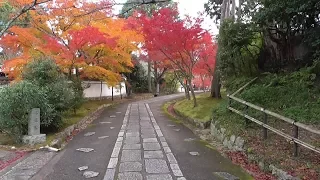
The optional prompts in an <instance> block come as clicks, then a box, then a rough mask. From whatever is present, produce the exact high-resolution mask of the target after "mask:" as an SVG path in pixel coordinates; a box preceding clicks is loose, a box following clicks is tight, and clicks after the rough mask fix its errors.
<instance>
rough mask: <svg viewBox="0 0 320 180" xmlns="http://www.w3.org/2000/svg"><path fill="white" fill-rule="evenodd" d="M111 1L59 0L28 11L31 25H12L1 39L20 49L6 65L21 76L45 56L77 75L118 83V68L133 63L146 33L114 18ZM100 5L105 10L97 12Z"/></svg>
mask: <svg viewBox="0 0 320 180" xmlns="http://www.w3.org/2000/svg"><path fill="white" fill-rule="evenodd" d="M26 3H27V2H26ZM108 3H109V1H101V2H100V3H92V2H83V3H82V4H81V5H79V4H75V3H74V1H66V0H57V1H55V3H54V4H50V3H48V4H47V5H46V6H45V7H43V8H39V9H37V10H35V11H30V15H31V16H32V18H31V19H32V21H31V25H30V27H28V28H21V27H16V26H14V27H12V28H10V29H9V33H8V34H6V35H5V36H4V37H3V38H2V39H1V45H2V47H3V49H4V50H5V51H15V52H16V53H18V54H19V57H17V58H15V59H11V60H8V61H6V62H5V64H4V66H3V70H4V71H5V72H7V73H9V75H11V76H13V77H15V78H17V77H19V74H20V72H21V70H22V68H23V66H24V65H25V64H26V63H28V62H29V61H30V60H32V59H33V58H34V57H37V56H44V55H45V56H50V57H53V59H55V61H56V63H57V64H58V65H59V66H60V67H61V68H62V69H63V70H65V72H66V73H69V75H71V74H72V71H74V70H75V71H76V75H77V76H78V75H79V76H80V75H81V77H83V78H89V79H99V80H102V81H106V82H108V83H109V84H110V85H115V84H116V83H118V82H119V81H120V80H121V79H120V73H122V72H127V71H129V69H130V67H132V66H133V64H132V62H131V53H132V52H133V51H136V50H138V44H139V43H140V42H142V41H143V37H142V36H141V35H140V34H139V33H137V32H136V31H134V30H132V29H129V28H127V22H126V20H124V19H114V18H110V13H111V7H112V6H111V5H110V8H109V9H107V8H105V7H107V6H108ZM100 6H103V7H104V9H103V10H99V11H95V10H97V9H98V8H99V7H100ZM75 7H76V8H75ZM48 9H49V10H48Z"/></svg>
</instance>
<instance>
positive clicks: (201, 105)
mask: <svg viewBox="0 0 320 180" xmlns="http://www.w3.org/2000/svg"><path fill="white" fill-rule="evenodd" d="M197 102H198V106H197V107H193V101H192V100H187V99H184V100H182V101H178V102H177V103H176V104H175V105H174V108H175V109H176V110H177V111H179V113H181V114H182V115H184V116H186V117H190V118H192V119H195V120H198V121H200V122H207V121H210V120H211V117H212V109H213V108H214V107H215V106H217V105H218V104H219V103H220V102H221V100H219V99H214V98H211V97H209V94H208V93H203V94H201V95H198V96H197Z"/></svg>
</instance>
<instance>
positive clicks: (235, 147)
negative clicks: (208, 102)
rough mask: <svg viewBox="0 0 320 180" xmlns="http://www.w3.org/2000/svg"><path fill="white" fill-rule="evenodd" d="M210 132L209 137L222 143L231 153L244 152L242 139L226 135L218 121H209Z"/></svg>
mask: <svg viewBox="0 0 320 180" xmlns="http://www.w3.org/2000/svg"><path fill="white" fill-rule="evenodd" d="M210 130H211V135H212V136H213V137H215V138H216V139H218V140H219V141H220V142H222V144H223V146H224V147H225V148H228V149H229V150H232V151H244V145H245V141H244V139H243V138H242V137H240V136H236V135H231V136H230V135H228V134H227V133H226V129H225V128H223V127H220V125H219V121H211V126H210Z"/></svg>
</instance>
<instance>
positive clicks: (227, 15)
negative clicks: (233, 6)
mask: <svg viewBox="0 0 320 180" xmlns="http://www.w3.org/2000/svg"><path fill="white" fill-rule="evenodd" d="M228 17H230V0H226V9H225V18H228Z"/></svg>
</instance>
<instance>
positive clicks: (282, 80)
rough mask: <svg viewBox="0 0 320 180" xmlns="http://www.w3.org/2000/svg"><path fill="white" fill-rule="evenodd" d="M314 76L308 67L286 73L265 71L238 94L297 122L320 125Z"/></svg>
mask: <svg viewBox="0 0 320 180" xmlns="http://www.w3.org/2000/svg"><path fill="white" fill-rule="evenodd" d="M318 79H319V78H318ZM318 79H317V78H316V76H315V74H313V73H312V72H311V71H310V70H308V69H302V70H300V71H297V72H294V73H290V74H267V75H265V76H263V77H261V78H259V79H258V81H257V82H255V83H254V84H252V85H251V86H249V87H247V88H246V89H245V90H244V91H243V92H242V93H241V94H240V95H239V96H240V97H241V98H243V99H244V100H246V101H249V102H251V103H254V104H257V105H259V106H261V107H264V108H266V109H269V110H271V111H274V112H276V113H279V114H282V115H284V116H286V117H289V118H292V119H294V120H297V121H299V122H302V123H307V124H320V120H319V119H320V93H319V92H320V87H319V85H318V82H317V81H319V80H318Z"/></svg>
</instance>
